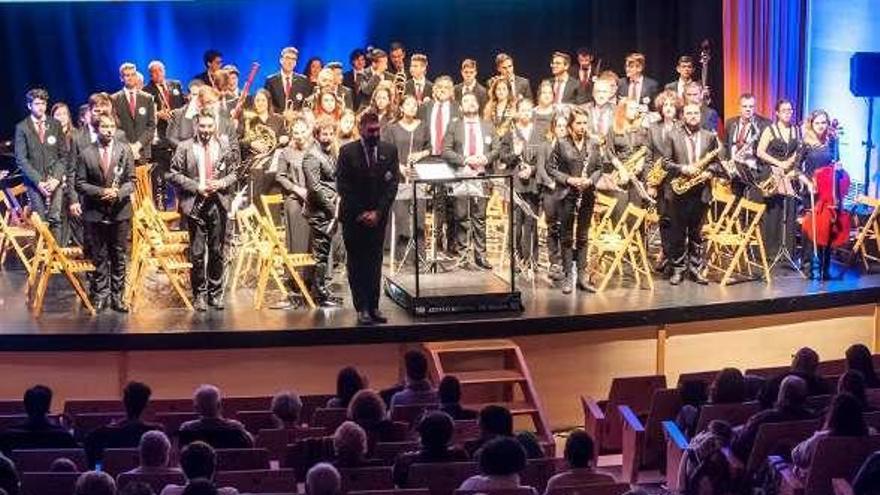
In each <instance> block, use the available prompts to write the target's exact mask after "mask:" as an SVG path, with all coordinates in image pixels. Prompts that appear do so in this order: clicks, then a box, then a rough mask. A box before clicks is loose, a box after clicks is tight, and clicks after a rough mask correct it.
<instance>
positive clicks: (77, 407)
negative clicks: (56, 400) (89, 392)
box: [64, 399, 125, 416]
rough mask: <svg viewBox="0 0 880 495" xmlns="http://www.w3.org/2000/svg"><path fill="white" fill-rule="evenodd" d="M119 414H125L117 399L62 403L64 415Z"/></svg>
mask: <svg viewBox="0 0 880 495" xmlns="http://www.w3.org/2000/svg"><path fill="white" fill-rule="evenodd" d="M92 413H119V414H123V415H124V414H125V407H124V406H123V405H122V401H121V400H119V399H67V400H66V401H64V414H66V415H68V416H76V415H77V414H92Z"/></svg>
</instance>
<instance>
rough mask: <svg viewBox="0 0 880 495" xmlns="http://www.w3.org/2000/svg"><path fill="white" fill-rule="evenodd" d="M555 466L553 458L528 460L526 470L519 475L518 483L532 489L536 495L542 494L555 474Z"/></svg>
mask: <svg viewBox="0 0 880 495" xmlns="http://www.w3.org/2000/svg"><path fill="white" fill-rule="evenodd" d="M556 465H557V462H556V459H555V458H553V457H547V458H545V459H529V460H528V462H526V468H525V469H524V470H523V472H522V473H520V483H521V484H522V485H524V486H531V487H534V488H535V489H536V490H538V493H544V489H546V488H547V481H548V480H549V479H550V478H551V477H552V476H553V475H554V474H556Z"/></svg>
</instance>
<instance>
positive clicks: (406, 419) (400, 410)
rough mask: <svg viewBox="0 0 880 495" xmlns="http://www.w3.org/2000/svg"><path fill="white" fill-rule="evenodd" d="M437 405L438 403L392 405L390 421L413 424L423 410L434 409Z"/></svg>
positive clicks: (419, 417)
mask: <svg viewBox="0 0 880 495" xmlns="http://www.w3.org/2000/svg"><path fill="white" fill-rule="evenodd" d="M439 407H440V404H412V405H406V406H394V407H392V408H391V421H400V422H403V423H406V424H408V425H415V424H417V423H418V421H419V420H420V419H421V418H422V416H423V415H424V414H425V411H431V410H435V409H438V408H439Z"/></svg>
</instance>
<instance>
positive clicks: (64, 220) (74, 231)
mask: <svg viewBox="0 0 880 495" xmlns="http://www.w3.org/2000/svg"><path fill="white" fill-rule="evenodd" d="M62 203H63V204H62V207H61V238H59V239H58V243H59V244H61V245H62V246H69V245H71V244H73V245H76V246H85V238H84V237H83V220H82V217H75V216H73V215H71V214H70V205H71V203H70V198H69V197H67V196H66V195H65V198H64V200H63V201H62Z"/></svg>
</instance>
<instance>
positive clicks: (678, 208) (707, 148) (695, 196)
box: [666, 129, 721, 275]
mask: <svg viewBox="0 0 880 495" xmlns="http://www.w3.org/2000/svg"><path fill="white" fill-rule="evenodd" d="M689 136H690V134H688V133H687V131H686V130H685V129H678V130H676V131H673V132H672V133H671V134H670V136H669V144H668V145H667V149H668V150H669V153H670V155H669V157H668V158H669V161H668V162H667V163H666V168H667V170H668V171H669V172H670V174H669V177H670V178H673V177H677V176H680V175H681V170H682V167H683V166H684V165H691V164H693V163H695V162H696V161H698V160H699V158H701V157H703V156H705V155H706V154H707V153H709V152H711V151H712V150H714V149H715V148H717V147H718V140H717V138H716V135H715V133H713V132H709V131H707V130H705V129H700V130H699V131H697V132H696V133H694V134H693V141H692V142H693V143H694V144H693V147H691V145H690V144H689V143H688V141H689V140H691V137H689ZM690 149H692V150H693V154H694V156H689V155H690V153H691V152H690V151H689V150H690ZM707 170H709V171H711V172H713V173H719V172H721V165H720V164H719V163H718V162H717V161H715V162H713V163H712V164H710V165H709V166H708V167H707ZM708 184H709V181H706V182H705V183H704V184H703V185H698V186H695V187H693V188H692V189H691V190H690V191H688V192H686V193H684V194H682V195H674V196H673V197H672V200H671V204H670V210H671V215H670V217H671V225H670V229H669V234H670V239H669V253H668V258H669V261H670V262H671V263H672V269H673V271H674V272H676V273H679V274H682V273H684V272H685V271H689V272H690V273H691V274H692V275H697V274H699V273H701V272H702V270H703V251H702V248H703V235H702V232H701V229H702V226H703V220H704V218H705V216H706V210H707V208H708V206H709V201H710V200H711V191H710V188H709V187H708ZM673 194H674V193H673Z"/></svg>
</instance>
